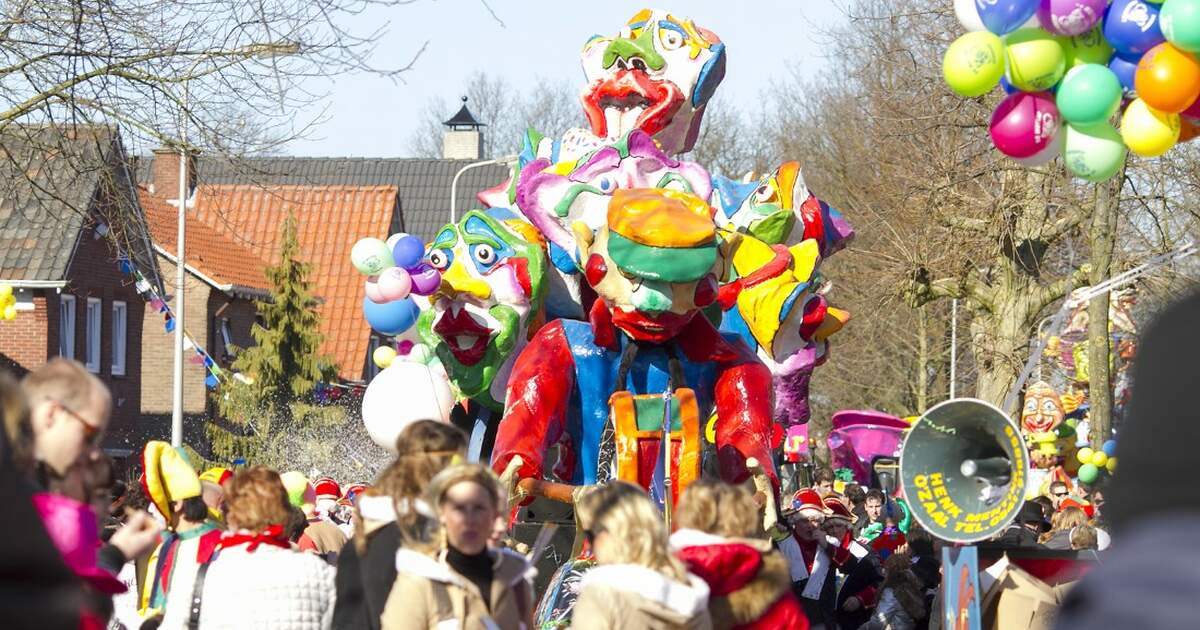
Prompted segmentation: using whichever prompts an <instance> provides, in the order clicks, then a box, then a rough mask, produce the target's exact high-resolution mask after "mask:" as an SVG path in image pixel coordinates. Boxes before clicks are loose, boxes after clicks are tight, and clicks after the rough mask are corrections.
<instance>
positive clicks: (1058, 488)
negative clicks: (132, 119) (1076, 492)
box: [1049, 481, 1071, 510]
mask: <svg viewBox="0 0 1200 630" xmlns="http://www.w3.org/2000/svg"><path fill="white" fill-rule="evenodd" d="M1049 492H1050V502H1051V503H1052V504H1053V505H1054V509H1055V510H1058V505H1059V504H1060V503H1062V501H1063V499H1065V498H1067V497H1069V496H1071V491H1070V489H1068V488H1067V484H1066V482H1064V481H1053V482H1051V483H1050V489H1049Z"/></svg>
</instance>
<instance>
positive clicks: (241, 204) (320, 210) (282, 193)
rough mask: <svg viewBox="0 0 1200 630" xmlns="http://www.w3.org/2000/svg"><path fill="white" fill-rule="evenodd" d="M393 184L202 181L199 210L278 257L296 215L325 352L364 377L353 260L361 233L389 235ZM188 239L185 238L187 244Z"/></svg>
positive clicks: (365, 338)
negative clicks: (317, 300) (283, 231)
mask: <svg viewBox="0 0 1200 630" xmlns="http://www.w3.org/2000/svg"><path fill="white" fill-rule="evenodd" d="M397 195H398V190H397V187H396V186H269V187H262V186H257V185H209V184H202V185H201V186H200V187H199V188H198V190H197V192H196V200H195V210H194V212H195V216H196V217H197V219H198V220H199V221H201V222H204V223H206V224H208V225H209V226H210V227H212V228H213V229H215V230H216V231H218V232H220V233H221V235H222V236H223V237H225V238H227V239H231V240H233V241H234V242H235V243H237V244H239V245H240V246H241V247H243V248H246V249H249V250H250V251H253V252H255V253H256V254H257V255H258V256H259V257H261V258H263V259H265V260H269V261H275V259H276V258H277V257H278V255H279V237H280V227H281V226H282V225H283V222H284V220H285V219H286V218H287V215H288V212H293V213H294V214H295V217H296V228H297V230H296V236H297V238H298V240H299V241H300V259H301V260H303V261H304V262H307V263H310V264H312V267H313V268H312V274H311V275H310V276H309V280H310V281H311V282H312V284H313V292H314V293H315V294H316V295H317V296H319V297H320V298H322V299H323V300H324V301H323V303H322V304H321V305H320V306H319V307H318V310H319V311H320V313H321V332H322V333H323V334H324V335H325V343H324V346H323V347H322V351H323V352H324V353H325V354H327V355H329V356H331V357H333V358H334V360H336V361H337V363H338V371H339V374H340V375H341V376H342V378H344V379H347V380H355V381H358V380H362V377H363V367H364V364H365V361H366V356H367V347H368V344H369V342H370V336H371V328H370V326H368V325H367V322H366V320H365V319H363V316H362V301H363V297H364V296H365V295H364V290H363V277H362V274H360V273H359V272H358V271H357V270H355V268H354V266H353V265H351V264H350V249H351V248H352V247H353V246H354V243H355V242H356V241H358V239H360V238H364V237H367V236H375V237H379V238H383V237H385V236H386V235H387V231H388V228H389V227H390V225H391V222H392V215H393V213H394V212H395V209H396V199H397ZM191 246H192V245H191V238H189V239H188V247H189V248H190V247H191Z"/></svg>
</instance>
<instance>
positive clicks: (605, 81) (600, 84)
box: [581, 9, 725, 155]
mask: <svg viewBox="0 0 1200 630" xmlns="http://www.w3.org/2000/svg"><path fill="white" fill-rule="evenodd" d="M582 60H583V71H584V74H585V75H586V76H587V82H588V84H587V86H586V87H584V90H583V93H582V95H581V100H582V101H583V109H584V113H586V114H587V117H588V122H589V123H590V124H591V135H592V136H593V137H594V138H596V139H597V140H599V141H601V142H612V141H614V140H617V139H619V138H623V137H625V136H626V135H627V134H628V133H629V132H630V131H633V130H634V129H641V130H642V131H644V132H646V133H647V134H649V135H650V136H652V137H653V138H654V139H655V140H657V141H658V142H659V143H660V144H661V145H662V147H663V150H665V151H666V152H667V153H668V154H670V155H675V154H678V153H686V152H687V151H691V150H692V146H694V145H695V144H696V137H697V136H698V135H699V132H700V119H701V118H702V117H703V115H704V107H705V105H707V104H708V101H709V99H710V98H712V95H713V93H714V92H716V89H717V86H718V85H720V83H721V80H722V79H723V78H724V77H725V45H724V44H722V43H721V39H720V38H719V37H717V36H716V34H715V33H713V32H712V31H709V30H707V29H705V28H701V27H699V26H697V25H696V23H695V22H693V21H691V20H689V19H686V18H679V17H676V16H673V15H671V14H670V13H667V12H666V11H663V10H661V9H642V10H641V11H639V12H638V13H637V14H636V15H634V16H633V17H632V18H630V20H629V22H628V23H627V24H626V25H625V27H624V28H622V29H621V31H620V33H618V34H617V35H616V36H615V37H602V36H599V35H597V36H595V37H593V38H592V39H590V40H588V42H587V43H586V44H584V46H583V53H582Z"/></svg>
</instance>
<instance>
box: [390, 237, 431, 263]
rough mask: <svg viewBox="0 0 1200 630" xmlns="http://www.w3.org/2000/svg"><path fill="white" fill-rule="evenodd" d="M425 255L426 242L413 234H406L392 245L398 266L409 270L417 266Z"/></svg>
mask: <svg viewBox="0 0 1200 630" xmlns="http://www.w3.org/2000/svg"><path fill="white" fill-rule="evenodd" d="M424 257H425V243H422V242H421V239H420V238H417V237H416V236H413V235H412V234H405V235H404V236H401V237H400V238H399V239H397V240H396V244H395V245H393V246H392V259H393V260H394V261H396V266H397V267H400V268H401V269H404V270H408V269H412V268H413V267H416V266H417V265H419V264H420V263H421V259H422V258H424Z"/></svg>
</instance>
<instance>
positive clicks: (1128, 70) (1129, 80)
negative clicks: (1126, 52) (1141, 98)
mask: <svg viewBox="0 0 1200 630" xmlns="http://www.w3.org/2000/svg"><path fill="white" fill-rule="evenodd" d="M1140 60H1141V56H1140V55H1139V56H1138V57H1137V58H1136V59H1134V60H1132V61H1130V60H1129V59H1126V58H1125V57H1122V56H1121V55H1113V56H1112V59H1109V60H1108V69H1109V70H1112V72H1113V74H1115V75H1117V79H1119V80H1120V81H1121V89H1122V90H1123V91H1124V92H1125V98H1128V99H1134V98H1137V90H1136V89H1135V88H1134V77H1135V76H1136V75H1137V67H1138V61H1140Z"/></svg>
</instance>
